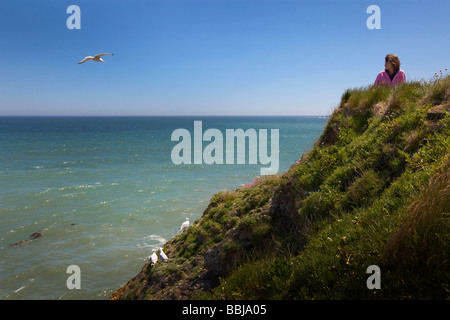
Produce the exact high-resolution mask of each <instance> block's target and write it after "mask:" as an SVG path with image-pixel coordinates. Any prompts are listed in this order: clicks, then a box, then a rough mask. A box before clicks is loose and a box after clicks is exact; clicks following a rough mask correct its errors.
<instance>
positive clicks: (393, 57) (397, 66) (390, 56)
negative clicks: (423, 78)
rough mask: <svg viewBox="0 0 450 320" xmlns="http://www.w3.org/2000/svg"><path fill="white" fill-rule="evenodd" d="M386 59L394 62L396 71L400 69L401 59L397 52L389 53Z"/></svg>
mask: <svg viewBox="0 0 450 320" xmlns="http://www.w3.org/2000/svg"><path fill="white" fill-rule="evenodd" d="M384 61H385V62H390V63H392V65H393V66H394V69H395V70H394V71H398V69H400V59H399V58H398V56H397V55H396V54H393V53H389V54H388V55H386V57H385V58H384Z"/></svg>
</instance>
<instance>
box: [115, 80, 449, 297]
mask: <svg viewBox="0 0 450 320" xmlns="http://www.w3.org/2000/svg"><path fill="white" fill-rule="evenodd" d="M449 108H450V77H449V76H445V77H442V78H439V79H435V80H433V81H430V82H425V81H421V82H411V83H407V84H404V85H400V86H397V87H394V88H388V87H384V86H377V87H364V88H355V89H349V90H347V91H346V92H345V93H344V94H343V95H342V98H341V103H340V105H339V106H338V107H337V108H336V110H334V112H333V114H332V115H331V116H330V118H329V121H328V123H327V125H326V127H325V130H324V132H323V134H322V135H321V136H320V138H319V139H318V140H317V141H316V143H315V146H314V148H313V149H311V150H310V151H309V152H307V153H306V154H304V155H302V156H301V159H299V161H297V163H295V164H293V165H292V166H291V168H290V169H289V170H288V171H287V172H286V173H284V174H282V175H276V176H266V177H263V178H260V179H258V180H257V181H255V182H254V183H252V184H251V185H249V186H246V187H243V188H240V189H237V190H234V191H221V192H219V193H217V194H216V195H215V196H214V197H213V198H212V199H211V202H210V204H209V206H208V207H207V208H206V210H205V211H204V212H203V215H202V217H201V218H200V219H198V220H197V221H195V222H194V223H193V224H192V226H191V227H190V228H189V229H188V230H187V231H185V232H183V233H182V234H181V235H178V236H177V237H175V238H173V239H171V240H170V241H169V242H168V243H166V244H165V246H164V251H165V252H166V254H167V256H168V257H169V260H168V262H165V263H157V264H156V265H154V266H151V265H150V264H149V263H147V264H146V265H145V266H144V267H143V268H142V271H141V272H140V273H139V274H138V275H136V276H135V277H134V278H133V279H131V280H130V281H129V282H128V283H127V284H125V285H124V286H123V287H121V288H120V289H118V290H117V291H116V292H115V293H114V294H113V295H112V296H111V299H373V298H384V299H400V298H447V297H448V296H449V269H448V253H449V252H450V250H449V234H450V232H449V231H450V223H449V209H448V208H449V207H450V206H449V203H450V187H449V174H450V170H449V165H450V163H449V146H450V138H449V124H450V116H449V113H448V112H449V111H450V110H449ZM371 265H376V266H378V267H379V268H380V270H381V279H382V281H381V289H369V288H368V287H367V279H368V277H369V276H370V274H368V273H367V268H368V267H369V266H371Z"/></svg>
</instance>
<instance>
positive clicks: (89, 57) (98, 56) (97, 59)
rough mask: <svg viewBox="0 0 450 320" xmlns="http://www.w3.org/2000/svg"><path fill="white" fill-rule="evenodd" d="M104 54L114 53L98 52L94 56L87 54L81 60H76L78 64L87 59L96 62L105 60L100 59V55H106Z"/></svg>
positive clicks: (111, 54)
mask: <svg viewBox="0 0 450 320" xmlns="http://www.w3.org/2000/svg"><path fill="white" fill-rule="evenodd" d="M106 55H109V56H113V55H114V53H99V54H97V55H95V56H93V57H92V56H87V57H86V58H84V59H83V60H81V61H80V62H78V64H81V63H83V62H86V61H88V60H92V61H97V62H105V61H104V60H103V59H102V57H103V56H106Z"/></svg>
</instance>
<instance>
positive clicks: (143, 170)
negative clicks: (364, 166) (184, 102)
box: [0, 117, 326, 299]
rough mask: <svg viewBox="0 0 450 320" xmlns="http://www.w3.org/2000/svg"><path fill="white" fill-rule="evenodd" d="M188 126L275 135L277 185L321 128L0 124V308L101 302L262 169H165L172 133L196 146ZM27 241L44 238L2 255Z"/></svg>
mask: <svg viewBox="0 0 450 320" xmlns="http://www.w3.org/2000/svg"><path fill="white" fill-rule="evenodd" d="M195 120H201V121H202V124H203V131H205V130H206V129H209V128H215V129H219V130H221V131H222V132H223V133H224V132H225V129H238V128H242V129H244V130H247V129H249V128H253V129H255V130H257V131H258V129H269V130H268V131H269V132H270V129H278V130H279V135H280V138H279V148H280V154H279V161H280V168H279V171H278V173H283V172H285V171H286V170H287V169H288V168H289V167H290V166H291V165H292V164H293V163H295V161H296V160H298V159H299V158H300V156H301V154H302V153H303V152H305V151H306V150H308V149H310V148H311V147H312V145H313V142H314V140H315V139H317V138H318V136H319V135H320V133H321V132H322V130H323V128H324V126H325V123H326V119H325V118H323V117H17V118H16V117H0V299H108V298H109V296H110V295H111V293H112V292H113V291H114V290H116V289H117V288H119V287H120V286H122V285H124V284H125V283H126V282H127V281H128V280H129V279H131V278H132V277H133V276H135V275H136V274H137V273H138V272H139V271H140V270H141V268H142V266H143V265H144V264H145V262H146V261H147V260H148V257H149V255H150V254H151V249H154V248H155V249H156V248H159V247H161V246H162V245H163V244H164V243H165V242H166V241H168V240H169V239H171V238H172V237H173V236H175V235H176V234H177V231H178V228H179V226H180V224H181V223H182V222H183V221H184V220H185V217H189V218H190V219H191V221H195V220H196V219H198V218H200V217H201V215H202V212H203V210H204V209H205V208H206V207H207V205H208V203H209V200H210V199H211V197H212V196H213V195H214V194H215V193H217V192H218V191H220V190H224V189H228V190H233V189H236V188H238V187H239V186H240V185H242V184H246V183H250V182H252V181H253V180H254V179H255V178H256V177H258V176H259V174H260V168H261V167H262V166H263V165H262V164H260V163H259V162H258V164H243V165H238V164H233V165H227V164H223V165H219V164H214V165H207V164H202V165H198V164H191V165H175V164H173V162H172V160H171V150H172V148H173V147H174V146H175V145H176V144H177V142H174V141H171V134H172V132H173V131H174V130H175V129H177V128H185V129H187V130H189V131H190V132H191V134H193V124H194V121H195ZM224 136H225V134H224ZM207 144H208V142H204V146H205V145H207ZM224 144H225V141H224ZM268 149H269V151H270V145H269V146H268ZM247 163H248V161H247ZM34 232H41V234H42V236H41V237H39V238H37V239H35V240H32V241H28V242H25V243H23V244H22V245H17V246H11V244H14V243H16V242H19V241H21V240H25V239H29V237H30V235H31V234H32V233H34ZM70 265H77V266H79V267H80V271H81V289H72V290H69V289H68V288H67V285H66V281H67V278H68V277H69V276H70V274H68V273H66V271H67V267H68V266H70Z"/></svg>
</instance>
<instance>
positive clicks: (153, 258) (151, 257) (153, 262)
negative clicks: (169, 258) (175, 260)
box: [150, 249, 158, 266]
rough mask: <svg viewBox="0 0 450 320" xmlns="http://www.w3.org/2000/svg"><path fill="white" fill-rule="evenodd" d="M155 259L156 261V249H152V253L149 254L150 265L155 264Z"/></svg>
mask: <svg viewBox="0 0 450 320" xmlns="http://www.w3.org/2000/svg"><path fill="white" fill-rule="evenodd" d="M157 261H158V256H157V255H156V250H155V249H153V250H152V255H151V256H150V262H151V265H152V266H153V265H154V264H156V262H157Z"/></svg>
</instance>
